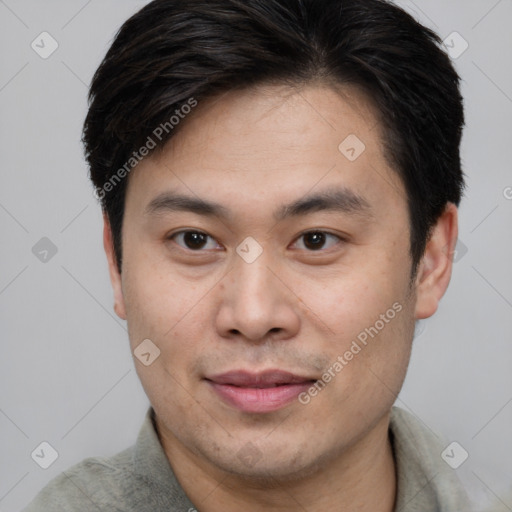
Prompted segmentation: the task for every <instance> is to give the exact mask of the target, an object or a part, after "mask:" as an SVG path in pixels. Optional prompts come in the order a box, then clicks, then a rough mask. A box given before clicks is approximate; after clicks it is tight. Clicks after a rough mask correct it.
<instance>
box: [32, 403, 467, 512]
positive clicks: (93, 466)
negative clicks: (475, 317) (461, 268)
mask: <svg viewBox="0 0 512 512" xmlns="http://www.w3.org/2000/svg"><path fill="white" fill-rule="evenodd" d="M153 414H154V413H153V410H152V409H149V411H148V413H147V415H146V418H145V420H144V423H143V425H142V428H141V430H140V433H139V436H138V438H137V442H136V443H135V445H134V446H132V447H131V448H128V449H127V450H124V451H123V452H121V453H118V454H117V455H115V456H113V457H110V458H93V459H86V460H84V461H83V462H81V463H79V464H77V465H76V466H73V467H72V468H70V469H69V470H67V471H65V472H63V473H62V474H61V475H59V476H58V477H57V478H55V479H54V480H53V481H51V482H50V483H49V484H48V485H47V486H46V487H45V488H44V489H43V490H42V491H41V492H40V493H39V494H38V495H37V496H36V498H35V499H34V501H32V503H31V504H30V505H29V506H28V507H27V508H25V510H24V512H61V511H62V512H64V511H65V512H85V511H87V512H91V511H109V512H110V511H123V512H146V511H147V512H160V511H161V512H164V511H165V512H193V511H195V510H196V508H197V507H195V506H194V505H193V504H192V503H191V501H190V500H189V499H188V497H187V495H186V494H185V492H184V491H183V489H182V488H181V486H180V484H179V483H178V481H177V480H176V477H175V476H174V473H173V471H172V468H171V466H170V464H169V461H168V460H167V457H166V455H165V452H164V450H163V448H162V445H161V444H160V441H159V439H158V434H157V432H156V430H155V425H154V420H153V418H154V416H153ZM390 436H391V441H392V446H393V451H394V455H395V460H396V466H397V476H398V485H397V502H396V507H395V512H469V511H470V510H471V509H470V506H469V503H468V501H467V497H466V495H465V492H464V491H463V489H462V486H461V484H460V482H459V480H458V478H457V476H456V474H455V471H454V470H453V469H451V468H450V467H449V466H448V465H447V464H446V463H445V462H444V461H443V460H442V458H441V452H442V450H443V447H442V446H441V445H440V444H439V441H438V439H437V438H436V437H435V436H434V435H433V434H432V433H431V432H430V431H429V430H428V429H427V428H426V427H424V426H423V425H421V424H420V423H419V422H418V421H417V420H416V419H415V418H414V417H413V416H412V415H411V414H409V413H407V412H406V411H404V410H402V409H399V408H397V407H393V410H392V413H391V422H390ZM198 510H200V509H198Z"/></svg>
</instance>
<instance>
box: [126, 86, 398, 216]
mask: <svg viewBox="0 0 512 512" xmlns="http://www.w3.org/2000/svg"><path fill="white" fill-rule="evenodd" d="M334 185H336V186H339V185H342V186H343V187H345V188H349V189H351V190H353V191H354V192H355V193H357V194H359V195H363V196H368V197H369V199H370V200H371V198H372V196H373V198H374V199H375V200H378V197H379V196H382V195H384V196H395V200H397V199H398V200H402V201H404V202H405V198H404V191H403V187H402V184H401V181H400V179H399V178H398V176H397V174H396V173H395V172H394V171H393V170H392V169H390V168H389V166H388V164H387V160H386V158H385V155H384V150H383V147H382V143H381V128H380V125H379V123H378V121H377V116H376V115H375V111H374V109H373V108H372V106H371V104H370V102H369V101H368V100H367V98H366V97H365V96H364V95H363V94H362V93H359V92H358V91H356V90H351V89H343V90H341V91H339V90H334V89H333V88H331V87H327V86H324V85H315V86H307V87H304V88H301V89H296V88H291V87H287V86H265V87H258V88H252V89H247V90H243V91H231V92H229V93H226V94H223V95H220V96H217V97H215V98H212V99H209V100H207V101H205V102H203V103H200V104H199V105H198V106H197V107H196V109H194V111H193V112H192V113H191V114H190V115H189V116H188V117H186V118H185V119H184V120H182V121H181V125H180V126H179V130H178V131H177V133H176V135H175V136H174V137H172V138H171V139H170V141H169V142H168V143H167V144H166V146H165V147H164V148H162V149H161V150H159V151H157V152H155V153H154V154H153V155H151V156H150V157H148V158H146V159H145V160H143V161H142V162H141V163H139V165H138V166H137V168H136V169H135V171H134V172H133V173H132V176H131V177H130V182H129V187H128V197H127V203H128V202H129V201H130V202H133V201H132V200H133V199H134V198H133V196H136V197H135V198H136V199H137V202H140V206H141V207H142V206H143V203H144V202H145V203H146V204H147V202H149V201H151V200H152V199H153V198H154V197H155V196H156V195H157V194H159V193H161V192H162V191H163V190H164V189H165V188H172V189H173V190H175V191H176V190H177V191H179V192H180V193H188V194H194V195H198V196H200V197H212V196H214V197H215V198H216V199H217V200H218V201H219V202H221V203H228V204H232V205H237V206H239V207H243V206H244V205H247V202H248V201H249V202H254V201H256V200H263V199H265V200H268V201H271V202H272V203H273V204H274V205H278V204H282V203H284V202H287V201H292V200H295V199H296V198H297V196H300V195H304V194H306V193H308V192H309V191H311V190H314V189H315V188H316V187H320V188H322V189H324V190H325V188H328V187H330V186H334Z"/></svg>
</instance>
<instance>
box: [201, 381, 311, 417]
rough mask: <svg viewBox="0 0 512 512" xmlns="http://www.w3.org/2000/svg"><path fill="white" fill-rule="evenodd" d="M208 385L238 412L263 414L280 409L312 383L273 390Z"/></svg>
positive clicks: (217, 384) (276, 387)
mask: <svg viewBox="0 0 512 512" xmlns="http://www.w3.org/2000/svg"><path fill="white" fill-rule="evenodd" d="M209 383H210V385H211V386H212V388H213V390H214V391H215V392H216V393H217V394H218V395H219V396H220V397H221V398H222V399H223V400H224V401H225V402H227V403H228V404H230V405H232V406H234V407H235V408H236V409H239V410H240V411H243V412H249V413H265V412H273V411H277V410H279V409H282V408H283V407H285V406H286V405H288V404H289V403H291V402H293V401H294V400H295V399H296V398H297V397H298V396H299V395H300V394H301V393H303V392H304V391H307V390H308V389H309V388H310V387H311V385H312V382H303V383H300V384H285V385H283V386H275V387H273V388H242V387H238V386H232V385H229V384H219V383H217V382H212V381H209Z"/></svg>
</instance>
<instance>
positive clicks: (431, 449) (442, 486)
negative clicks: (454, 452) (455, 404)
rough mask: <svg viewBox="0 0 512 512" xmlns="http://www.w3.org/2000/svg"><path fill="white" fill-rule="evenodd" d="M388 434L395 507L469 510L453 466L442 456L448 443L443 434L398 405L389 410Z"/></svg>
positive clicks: (441, 511)
mask: <svg viewBox="0 0 512 512" xmlns="http://www.w3.org/2000/svg"><path fill="white" fill-rule="evenodd" d="M390 433H391V441H392V446H393V452H394V456H395V461H396V470H397V479H398V482H397V507H396V510H398V511H401V512H403V511H404V510H411V511H412V510H421V511H422V512H426V511H428V512H430V511H432V512H434V511H435V512H447V511H453V510H464V511H468V510H470V509H471V507H470V504H469V501H468V497H467V494H466V492H465V489H464V487H463V485H462V484H461V482H460V480H459V478H458V476H457V473H456V471H455V469H456V468H455V467H454V466H450V465H449V463H448V462H446V458H445V457H443V454H444V453H445V452H446V447H447V446H448V443H447V442H446V440H444V439H443V437H442V436H440V435H438V434H437V433H436V432H435V431H433V430H432V429H431V428H430V427H429V426H428V425H426V424H425V423H423V422H422V421H421V420H419V419H418V418H416V417H415V416H413V415H412V414H411V413H409V412H407V411H404V410H403V409H399V408H397V407H393V409H392V412H391V422H390Z"/></svg>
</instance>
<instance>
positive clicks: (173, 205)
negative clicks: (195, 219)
mask: <svg viewBox="0 0 512 512" xmlns="http://www.w3.org/2000/svg"><path fill="white" fill-rule="evenodd" d="M168 212H192V213H195V214H197V215H204V216H208V217H228V210H227V208H225V207H224V206H222V205H220V204H217V203H214V202H211V201H206V200H204V199H201V198H199V197H193V196H186V195H181V194H175V193H172V192H164V193H162V194H160V195H158V196H157V197H155V198H154V199H153V200H152V201H151V202H150V203H149V204H148V205H147V206H146V208H145V210H144V213H145V214H146V215H160V214H163V213H168Z"/></svg>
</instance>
